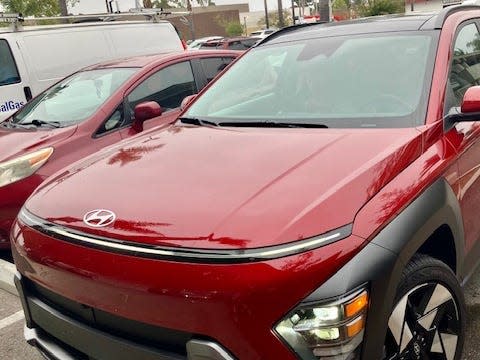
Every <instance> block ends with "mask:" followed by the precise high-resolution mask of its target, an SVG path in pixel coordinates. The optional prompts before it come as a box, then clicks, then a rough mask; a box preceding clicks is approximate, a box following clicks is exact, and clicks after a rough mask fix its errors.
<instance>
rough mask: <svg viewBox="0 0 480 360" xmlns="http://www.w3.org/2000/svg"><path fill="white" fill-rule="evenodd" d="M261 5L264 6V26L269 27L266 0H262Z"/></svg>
mask: <svg viewBox="0 0 480 360" xmlns="http://www.w3.org/2000/svg"><path fill="white" fill-rule="evenodd" d="M263 5H264V6H265V28H266V29H268V28H269V27H270V25H269V23H268V8H267V0H263Z"/></svg>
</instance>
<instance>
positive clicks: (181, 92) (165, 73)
mask: <svg viewBox="0 0 480 360" xmlns="http://www.w3.org/2000/svg"><path fill="white" fill-rule="evenodd" d="M199 88H200V86H199V85H198V84H197V80H196V78H195V76H194V72H193V69H192V65H191V62H190V61H189V60H186V61H179V62H176V63H169V64H168V65H166V66H163V67H162V68H161V69H159V70H158V71H155V72H154V73H153V74H151V75H149V76H148V77H146V78H145V79H144V80H143V81H141V83H140V84H138V85H137V86H136V87H135V88H134V89H133V90H131V91H130V92H129V93H128V94H127V95H126V97H125V101H124V110H123V116H124V118H125V121H124V126H125V128H124V129H122V130H121V135H122V137H123V138H126V137H129V136H132V135H135V134H137V132H136V131H135V130H134V129H133V128H132V127H131V126H129V125H131V123H132V122H133V114H134V109H135V106H137V105H138V104H140V103H143V102H147V101H155V102H156V103H157V104H159V105H160V106H161V108H162V115H161V116H158V117H156V118H153V119H150V120H147V121H146V122H145V123H144V125H143V128H144V130H146V129H150V128H152V127H155V126H158V125H162V124H167V123H169V122H172V121H174V120H175V119H176V118H177V116H178V114H179V113H180V104H181V102H182V100H183V99H184V98H185V97H187V96H189V95H193V94H196V93H197V92H198V89H199Z"/></svg>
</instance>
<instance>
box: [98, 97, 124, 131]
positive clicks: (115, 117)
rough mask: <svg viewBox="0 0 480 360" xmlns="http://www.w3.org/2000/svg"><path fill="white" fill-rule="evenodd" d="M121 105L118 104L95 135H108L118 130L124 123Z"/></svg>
mask: <svg viewBox="0 0 480 360" xmlns="http://www.w3.org/2000/svg"><path fill="white" fill-rule="evenodd" d="M123 115H124V114H123V104H120V105H119V106H118V107H117V108H116V109H115V111H114V112H113V113H112V114H111V115H110V117H109V118H108V119H107V120H105V122H104V123H103V124H102V126H100V128H99V129H98V130H97V133H96V135H97V136H98V135H101V134H105V133H108V132H110V131H113V130H116V129H118V128H120V127H121V126H122V125H123V123H124V116H123Z"/></svg>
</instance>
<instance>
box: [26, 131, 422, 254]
mask: <svg viewBox="0 0 480 360" xmlns="http://www.w3.org/2000/svg"><path fill="white" fill-rule="evenodd" d="M421 144H422V141H421V135H420V133H419V132H418V131H417V130H415V129H358V130H351V129H350V130H339V129H265V128H263V129H254V128H242V129H238V128H211V127H193V126H192V127H190V126H171V127H169V128H167V130H165V131H158V132H152V133H150V135H149V136H142V137H139V138H138V139H137V140H136V141H133V142H129V143H126V144H124V145H123V148H119V147H117V148H116V150H112V149H110V150H109V151H105V152H103V153H100V154H99V155H96V156H94V157H91V158H89V159H88V160H86V161H83V162H79V163H77V164H76V165H75V167H72V168H70V169H68V170H66V171H65V172H64V173H63V174H61V175H58V176H55V177H54V178H51V179H50V180H49V181H47V183H45V185H43V186H41V188H40V189H39V190H37V192H36V194H35V195H34V196H33V197H32V198H31V199H30V200H29V201H28V202H27V205H26V206H27V209H28V210H29V211H31V212H32V213H33V214H36V215H37V216H40V217H41V218H44V219H46V220H48V221H51V222H55V223H57V224H62V225H65V226H67V227H70V228H74V229H77V230H80V231H83V232H88V233H91V234H97V235H102V236H107V237H111V238H115V239H120V240H130V241H136V242H142V243H148V244H155V245H168V246H172V245H173V246H182V247H191V248H214V249H215V248H216V249H227V248H236V249H242V248H253V247H262V246H270V245H277V244H281V243H286V242H290V241H293V240H298V239H302V238H308V237H311V236H315V235H318V234H321V233H324V232H327V231H329V230H332V229H335V228H337V227H340V226H343V225H346V224H348V223H351V222H352V221H353V219H354V216H355V214H356V212H357V211H358V210H359V209H360V207H361V206H362V205H363V204H365V202H366V201H367V200H368V199H369V198H370V197H371V196H372V195H373V194H375V193H376V192H377V191H378V190H379V189H380V188H381V187H383V186H384V185H385V184H386V183H387V182H389V181H390V180H391V179H392V178H393V177H394V176H395V175H396V174H398V173H399V172H400V171H401V170H402V169H404V168H405V167H406V166H407V165H408V164H409V163H410V162H411V161H413V160H414V159H415V158H417V157H418V156H419V155H420V153H421V148H422V146H421ZM67 178H68V179H67ZM94 209H108V210H111V211H113V212H114V213H115V214H116V216H117V218H116V220H115V222H114V223H113V224H111V225H109V226H107V227H104V228H101V229H95V228H91V227H89V226H87V225H86V224H84V223H83V220H82V219H83V216H84V215H85V214H86V213H87V212H89V211H91V210H94Z"/></svg>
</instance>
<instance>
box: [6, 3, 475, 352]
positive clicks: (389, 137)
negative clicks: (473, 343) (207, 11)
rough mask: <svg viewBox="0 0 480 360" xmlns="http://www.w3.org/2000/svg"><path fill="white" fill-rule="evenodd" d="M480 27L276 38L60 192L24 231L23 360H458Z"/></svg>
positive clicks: (366, 29)
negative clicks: (168, 120)
mask: <svg viewBox="0 0 480 360" xmlns="http://www.w3.org/2000/svg"><path fill="white" fill-rule="evenodd" d="M479 19H480V7H474V6H468V7H466V6H458V7H449V8H446V9H444V10H442V11H441V12H440V13H439V14H437V15H432V14H428V15H418V14H417V15H411V16H408V17H398V16H394V17H389V16H386V17H380V18H369V19H363V20H361V21H351V22H345V23H337V24H328V25H316V24H312V25H310V26H308V27H305V26H298V27H294V28H288V29H285V30H280V31H278V32H276V33H275V34H272V35H271V36H269V37H268V38H266V39H265V40H264V41H263V42H262V43H260V44H259V45H257V46H255V47H254V48H252V49H251V50H250V51H248V52H247V53H246V54H245V55H244V56H242V57H241V58H240V59H239V60H238V61H236V62H235V64H234V65H233V66H231V67H230V68H229V70H228V71H226V72H225V73H224V74H223V76H221V77H219V78H217V80H216V81H215V82H213V83H212V84H211V85H209V87H208V88H206V89H205V90H204V91H203V92H202V93H201V94H200V95H199V96H198V97H197V98H196V99H194V100H193V101H192V102H190V105H189V106H188V107H187V108H186V111H185V112H184V113H183V114H181V118H180V119H181V121H179V122H176V123H175V124H172V125H170V126H168V127H166V128H163V129H161V130H158V131H155V133H154V134H152V133H150V134H149V136H140V137H138V138H135V139H134V141H131V142H129V143H128V144H123V145H122V146H121V147H120V148H117V149H111V148H110V149H108V151H107V150H105V151H102V152H99V153H97V154H95V155H93V156H92V157H90V158H88V159H87V160H85V161H82V162H79V163H77V164H76V165H75V166H72V167H69V168H67V169H65V170H63V171H62V172H61V173H58V174H57V175H56V176H55V177H53V178H50V179H49V180H48V181H47V182H45V183H44V184H43V185H42V186H41V188H40V189H38V190H37V191H36V192H35V194H33V196H32V197H31V198H30V199H29V200H28V201H27V202H26V204H25V206H24V207H23V209H22V211H21V212H20V214H19V217H18V221H17V222H16V224H15V225H14V227H13V231H12V242H13V256H14V259H15V263H16V265H17V268H18V270H19V273H18V274H17V277H16V283H17V287H18V290H19V293H20V297H21V299H22V303H23V304H24V312H25V316H26V326H27V327H26V330H25V334H26V337H27V339H28V341H29V342H30V343H33V344H36V345H37V346H39V347H40V348H41V350H42V351H43V352H47V353H48V352H50V351H53V350H50V349H53V346H55V348H54V349H58V348H60V349H61V351H62V353H66V354H70V356H72V357H74V356H75V357H76V356H78V357H80V358H95V359H99V360H101V359H132V358H145V359H147V358H148V359H154V358H155V359H185V358H186V359H190V360H193V359H195V360H196V359H217V360H218V359H223V360H225V359H228V360H232V359H241V360H258V359H262V360H267V359H268V360H271V359H281V360H294V359H302V360H303V359H322V360H325V359H326V360H334V359H335V360H337V359H349V360H356V359H363V360H378V359H384V360H392V359H397V360H400V359H405V360H407V359H408V360H411V359H422V360H424V359H442V360H460V359H461V354H462V347H463V343H464V339H465V324H466V322H465V320H466V316H467V315H466V311H465V304H464V298H463V295H462V286H463V285H464V284H465V283H466V281H467V279H468V278H469V276H470V275H471V274H472V272H473V270H474V269H475V267H476V265H478V262H479V258H480V256H479V255H480V254H479V249H480V242H479V238H480V223H479V221H478V220H477V217H478V213H479V211H480V205H479V201H478V198H479V194H480V178H479V176H478V174H479V171H478V169H479V168H480V156H479V154H480V123H479V122H478V121H477V120H480V87H479V86H478V79H479V72H478V71H477V69H478V68H479V67H480V56H479V55H480V47H479V46H478V41H477V40H478V38H479V37H480V32H479V28H478V23H479V21H478V20H479ZM50 344H54V345H50Z"/></svg>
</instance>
